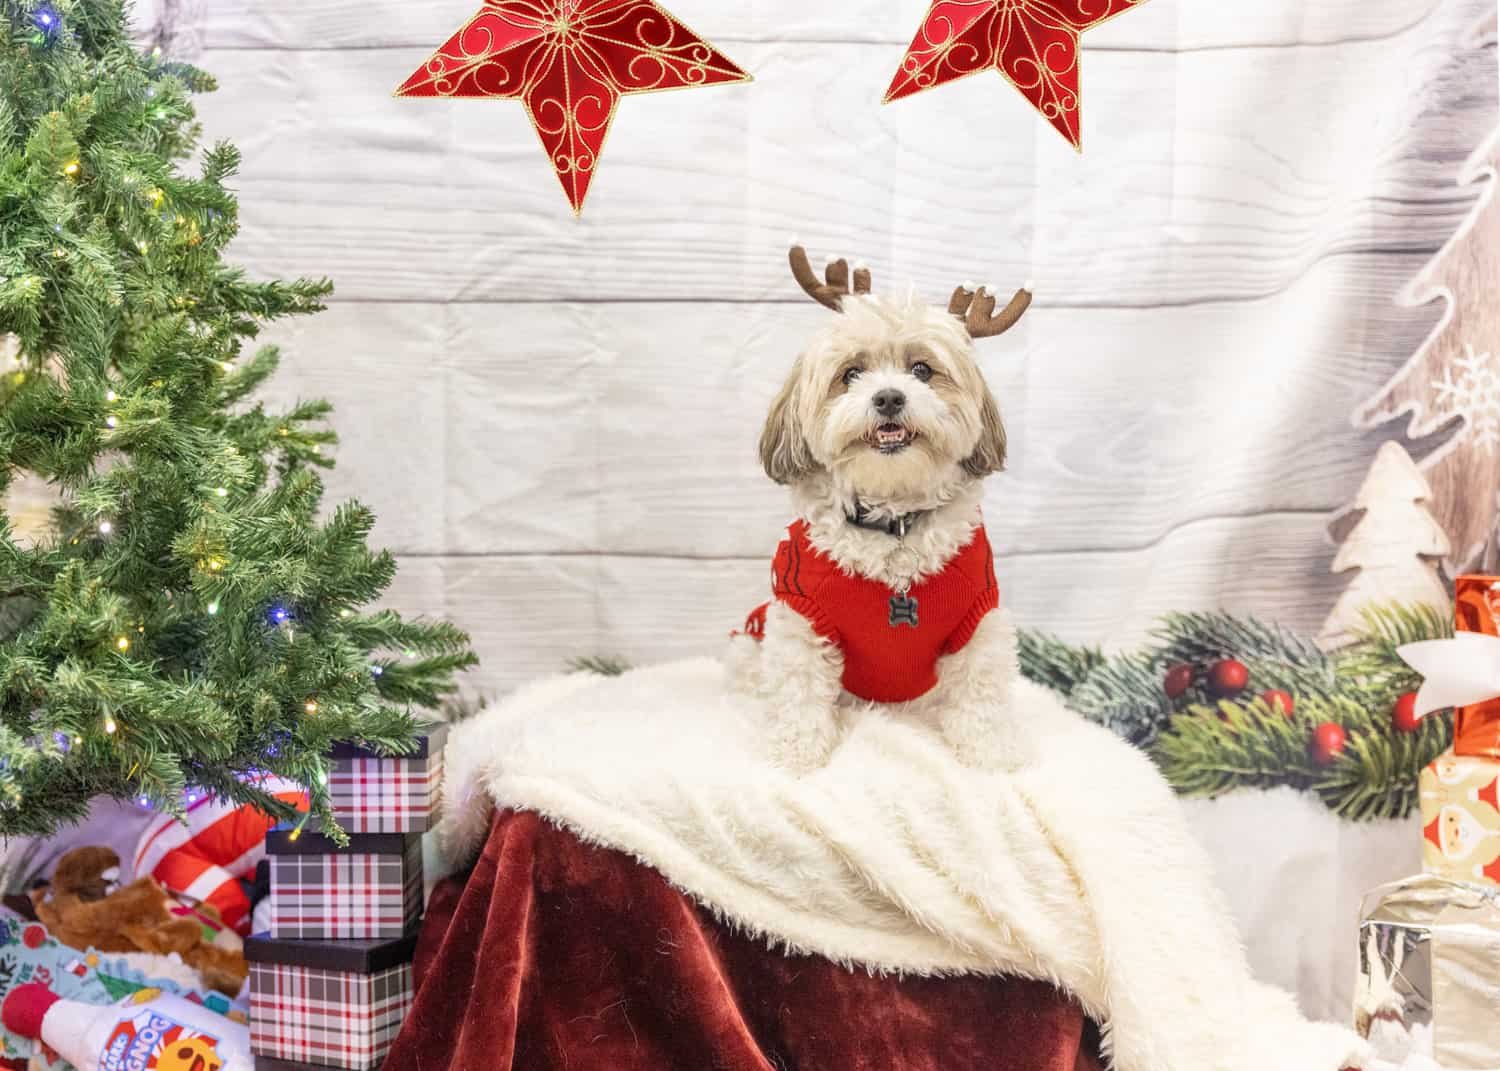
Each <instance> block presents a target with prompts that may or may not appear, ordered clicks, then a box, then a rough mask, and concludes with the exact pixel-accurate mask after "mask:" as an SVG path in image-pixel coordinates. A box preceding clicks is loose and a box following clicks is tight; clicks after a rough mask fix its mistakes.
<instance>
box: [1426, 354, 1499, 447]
mask: <svg viewBox="0 0 1500 1071" xmlns="http://www.w3.org/2000/svg"><path fill="white" fill-rule="evenodd" d="M1464 352H1465V356H1463V357H1459V358H1458V359H1457V360H1455V361H1454V362H1453V363H1454V365H1455V367H1454V368H1445V369H1443V378H1442V379H1441V380H1439V381H1437V382H1435V383H1433V384H1432V389H1433V391H1434V393H1435V394H1436V396H1437V402H1436V409H1437V411H1438V415H1439V416H1441V417H1443V418H1444V419H1448V418H1452V417H1455V416H1457V417H1462V418H1463V421H1464V426H1465V432H1466V434H1469V435H1472V436H1473V437H1474V439H1475V441H1476V442H1477V443H1478V444H1479V446H1480V447H1481V448H1482V449H1483V450H1484V452H1485V453H1493V452H1494V450H1495V448H1496V447H1500V362H1496V360H1495V358H1494V356H1493V355H1492V354H1490V353H1481V354H1476V353H1475V352H1474V347H1473V346H1471V345H1469V344H1468V343H1465V344H1464ZM1455 372H1456V373H1457V374H1456V375H1455Z"/></svg>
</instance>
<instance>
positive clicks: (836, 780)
mask: <svg viewBox="0 0 1500 1071" xmlns="http://www.w3.org/2000/svg"><path fill="white" fill-rule="evenodd" d="M1012 701H1013V702H1014V703H1015V704H1016V705H1017V707H1018V709H1019V710H1021V711H1024V713H1025V716H1026V717H1028V718H1031V719H1035V720H1036V722H1037V724H1038V725H1043V726H1045V727H1046V742H1045V745H1044V747H1043V749H1042V751H1043V754H1044V756H1045V757H1044V758H1043V759H1042V760H1041V761H1039V762H1038V763H1037V764H1036V765H1034V766H1032V767H1029V768H1026V769H1024V770H1021V771H1018V772H1014V773H987V772H980V771H976V770H973V769H970V768H968V767H965V766H963V765H961V764H960V763H959V762H958V761H957V760H956V759H955V758H954V756H953V754H952V752H951V751H950V750H949V749H948V747H947V746H946V745H945V744H944V743H943V741H942V740H941V738H940V737H939V736H938V734H937V731H936V729H935V728H933V727H930V726H925V725H919V724H913V723H911V722H909V721H903V720H900V719H897V718H893V717H890V716H889V715H887V714H884V713H881V712H880V711H878V710H872V709H869V708H851V709H850V710H848V711H846V712H845V715H844V735H843V738H842V741H841V743H840V746H839V748H838V750H837V752H836V753H835V755H834V757H833V760H832V761H831V763H830V764H829V765H828V766H827V767H826V768H824V769H822V770H819V771H817V772H815V773H812V774H810V775H807V776H805V777H801V778H796V777H792V776H790V775H788V774H786V773H784V772H782V771H781V770H779V769H778V768H776V767H775V766H773V765H772V764H771V763H770V762H769V760H768V759H767V757H766V752H765V744H764V741H763V733H761V732H760V731H759V729H758V719H759V711H758V710H757V709H756V706H755V704H754V703H753V701H750V700H747V699H742V698H740V697H737V696H730V695H726V692H725V688H724V683H723V675H722V670H721V668H720V666H719V664H718V663H717V662H713V661H709V660H699V661H692V662H682V663H676V664H672V665H665V666H659V667H656V668H651V669H644V670H637V671H635V672H632V673H628V674H626V675H625V676H623V677H619V678H601V677H594V676H589V675H573V676H569V677H560V678H556V679H552V680H546V681H541V682H539V683H536V684H534V685H531V686H529V687H527V688H524V689H522V690H521V691H520V692H518V693H516V694H515V695H513V696H512V697H510V698H509V699H508V700H506V701H505V702H504V703H502V704H500V705H499V706H497V707H495V708H493V709H491V710H488V711H486V712H485V713H483V714H481V715H480V716H478V717H476V718H474V719H473V720H471V721H469V722H466V723H464V724H461V725H460V726H458V727H457V729H456V730H455V731H454V732H453V734H452V737H451V739H450V742H449V745H448V751H447V763H448V769H449V778H450V780H449V785H448V789H447V791H448V793H449V794H450V795H449V799H450V807H449V809H448V813H447V815H446V816H445V818H444V820H443V822H442V824H441V826H440V828H439V836H440V837H441V838H442V839H443V846H444V848H445V849H446V850H447V851H448V852H449V853H450V854H451V856H452V857H453V858H457V859H467V858H470V857H472V856H473V855H474V854H475V853H477V851H478V850H479V848H480V846H481V843H482V841H483V838H484V836H485V834H486V832H487V830H488V823H489V815H490V810H491V806H492V804H493V805H499V806H502V807H512V808H518V809H523V810H531V811H536V812H539V813H541V814H542V815H544V816H546V817H547V818H549V819H551V820H553V821H554V822H556V823H558V824H560V825H562V826H564V827H566V828H568V829H570V830H572V831H573V832H575V833H576V834H578V835H579V836H581V837H582V838H584V839H585V840H587V841H589V842H592V843H596V844H602V845H606V846H608V847H611V848H616V849H619V850H621V851H623V852H626V853H629V854H630V855H632V856H634V857H635V858H637V859H639V860H641V861H642V862H644V863H646V864H648V865H649V866H651V867H653V868H654V869H656V870H657V871H659V872H660V873H661V874H663V875H664V876H665V877H666V878H667V879H668V880H669V881H671V882H672V883H673V884H674V885H676V886H678V887H679V888H681V889H683V890H684V891H686V892H687V893H689V894H690V895H692V896H693V897H695V898H696V899H698V900H699V901H700V902H702V903H704V904H706V905H707V906H708V907H709V908H711V909H712V910H713V911H714V912H716V913H717V914H718V915H719V916H720V917H722V918H725V919H727V920H729V921H731V922H732V923H733V924H735V925H737V926H739V927H742V928H744V929H747V930H750V931H753V932H756V933H759V934H762V935H764V936H765V937H766V938H767V939H769V940H770V941H772V942H773V943H775V944H777V945H779V946H784V947H785V948H787V949H789V950H793V951H799V952H810V953H816V954H819V955H822V956H824V957H827V958H830V959H833V960H836V961H840V962H844V963H849V964H859V965H862V966H864V967H867V968H870V969H875V970H882V971H894V972H913V973H919V974H953V973H986V974H994V973H1012V974H1020V975H1025V976H1029V977H1032V978H1040V979H1047V980H1050V981H1053V982H1055V983H1056V984H1058V985H1059V986H1061V987H1062V988H1064V989H1066V990H1067V991H1069V992H1071V993H1072V994H1074V995H1075V996H1076V997H1077V998H1078V999H1079V1001H1080V1003H1081V1004H1082V1005H1083V1006H1084V1008H1085V1009H1086V1010H1087V1011H1088V1012H1089V1014H1091V1015H1092V1016H1094V1017H1095V1018H1096V1019H1097V1020H1099V1021H1100V1023H1101V1024H1103V1026H1104V1028H1105V1032H1106V1044H1107V1046H1108V1047H1109V1049H1110V1051H1111V1054H1112V1060H1113V1064H1114V1067H1115V1068H1116V1069H1117V1071H1267V1069H1272V1068H1273V1069H1275V1071H1339V1069H1340V1068H1343V1067H1345V1066H1358V1064H1359V1062H1360V1060H1361V1058H1362V1056H1363V1055H1364V1052H1363V1047H1362V1043H1361V1042H1360V1041H1359V1040H1358V1039H1357V1038H1356V1037H1355V1036H1354V1035H1353V1034H1352V1033H1350V1032H1348V1031H1346V1030H1344V1029H1341V1028H1338V1027H1334V1026H1330V1025H1317V1024H1311V1023H1308V1022H1307V1021H1306V1020H1304V1019H1303V1018H1302V1017H1301V1015H1300V1014H1299V1013H1298V1012H1297V1010H1296V1008H1295V1006H1294V1004H1293V1002H1292V999H1291V998H1290V996H1288V995H1286V994H1284V993H1282V992H1280V991H1277V990H1273V989H1270V988H1268V987H1265V986H1262V985H1260V984H1259V983H1256V982H1254V981H1253V980H1252V979H1251V978H1250V974H1249V969H1248V967H1247V965H1246V961H1245V957H1244V954H1243V951H1242V949H1241V946H1240V943H1239V940H1238V938H1237V936H1236V934H1235V932H1234V929H1233V925H1232V923H1231V921H1230V918H1229V914H1228V912H1227V910H1226V909H1225V907H1224V906H1223V904H1222V903H1221V901H1220V897H1219V894H1218V893H1217V891H1216V890H1215V889H1214V887H1213V884H1212V880H1211V877H1210V869H1209V863H1208V860H1207V857H1206V856H1205V855H1204V854H1203V852H1202V851H1201V849H1200V848H1199V846H1198V844H1197V843H1196V842H1195V841H1194V839H1193V838H1192V836H1191V834H1190V833H1189V832H1188V831H1187V828H1186V827H1185V825H1184V823H1183V821H1182V818H1181V816H1180V813H1179V808H1178V805H1177V802H1176V799H1175V798H1174V797H1173V795H1172V793H1171V791H1170V789H1169V788H1168V787H1167V786H1166V785H1165V784H1164V783H1163V781H1162V780H1161V778H1160V777H1159V776H1158V774H1157V773H1156V771H1155V769H1154V768H1153V767H1152V766H1151V764H1150V762H1149V761H1148V760H1147V759H1146V758H1145V757H1144V756H1143V755H1142V754H1140V753H1139V752H1138V751H1136V750H1134V749H1133V748H1131V747H1129V746H1128V745H1126V744H1125V743H1123V742H1122V741H1120V740H1118V739H1117V738H1115V737H1114V736H1112V735H1111V734H1109V733H1108V732H1106V731H1104V730H1102V729H1099V728H1097V727H1094V726H1092V725H1089V724H1087V723H1086V722H1084V721H1083V720H1082V719H1080V718H1078V717H1077V716H1076V715H1074V714H1072V713H1070V712H1069V711H1067V710H1066V709H1065V708H1064V707H1063V706H1062V705H1061V704H1060V703H1059V702H1058V700H1057V699H1056V698H1055V697H1054V696H1053V695H1052V694H1051V693H1049V692H1047V691H1045V690H1044V689H1041V688H1038V687H1036V686H1034V685H1031V684H1026V683H1024V682H1023V683H1020V684H1018V685H1017V687H1016V689H1015V693H1014V695H1013V699H1012Z"/></svg>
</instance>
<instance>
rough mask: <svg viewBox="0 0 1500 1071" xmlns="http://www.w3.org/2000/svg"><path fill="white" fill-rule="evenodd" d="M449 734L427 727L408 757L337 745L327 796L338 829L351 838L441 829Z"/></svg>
mask: <svg viewBox="0 0 1500 1071" xmlns="http://www.w3.org/2000/svg"><path fill="white" fill-rule="evenodd" d="M447 732H448V730H447V726H443V725H436V726H431V727H429V728H425V729H424V730H423V735H422V736H421V737H420V738H419V739H418V740H417V746H416V748H415V749H414V750H412V751H410V752H408V753H407V754H405V755H377V754H376V753H375V752H373V751H370V750H368V749H366V748H362V747H360V746H358V745H356V744H335V745H334V748H333V752H332V755H333V765H332V767H331V768H330V769H329V771H328V791H329V794H330V796H331V797H332V800H333V813H334V817H336V818H337V819H338V822H339V825H341V826H342V827H343V828H344V829H346V830H348V831H349V832H350V833H424V832H426V831H427V830H429V829H431V828H432V827H433V826H434V825H436V824H437V817H438V807H439V804H440V803H441V802H442V788H443V744H444V741H445V740H446V737H447Z"/></svg>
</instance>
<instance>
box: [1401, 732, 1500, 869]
mask: <svg viewBox="0 0 1500 1071" xmlns="http://www.w3.org/2000/svg"><path fill="white" fill-rule="evenodd" d="M1420 791H1421V798H1422V869H1423V870H1425V871H1426V872H1427V873H1429V874H1436V875H1437V876H1438V877H1443V878H1450V879H1452V880H1453V881H1466V882H1469V883H1471V884H1476V885H1500V760H1496V759H1486V758H1475V757H1473V756H1469V755H1455V754H1453V753H1452V752H1451V751H1450V752H1448V753H1447V754H1445V755H1440V756H1438V758H1437V759H1436V760H1434V761H1433V762H1431V763H1430V764H1428V766H1427V768H1426V769H1425V770H1423V771H1422V777H1421V789H1420Z"/></svg>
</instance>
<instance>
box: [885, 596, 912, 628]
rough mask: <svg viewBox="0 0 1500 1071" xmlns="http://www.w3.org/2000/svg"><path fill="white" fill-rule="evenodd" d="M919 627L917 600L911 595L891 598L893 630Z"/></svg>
mask: <svg viewBox="0 0 1500 1071" xmlns="http://www.w3.org/2000/svg"><path fill="white" fill-rule="evenodd" d="M902 625H910V626H911V627H912V628H916V627H917V600H916V599H913V598H912V597H911V596H910V595H892V596H891V628H900V627H901V626H902Z"/></svg>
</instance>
